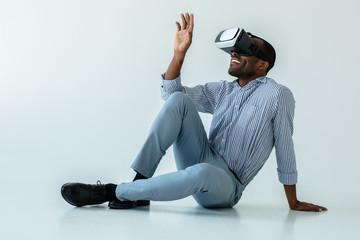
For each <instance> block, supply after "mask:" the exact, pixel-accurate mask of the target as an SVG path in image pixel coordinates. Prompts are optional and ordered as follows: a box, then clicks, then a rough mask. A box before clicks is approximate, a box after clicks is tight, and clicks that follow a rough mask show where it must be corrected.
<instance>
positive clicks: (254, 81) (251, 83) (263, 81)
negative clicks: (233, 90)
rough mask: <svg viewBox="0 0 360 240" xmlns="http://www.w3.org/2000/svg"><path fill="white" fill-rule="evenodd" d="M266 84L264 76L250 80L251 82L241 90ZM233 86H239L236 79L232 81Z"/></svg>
mask: <svg viewBox="0 0 360 240" xmlns="http://www.w3.org/2000/svg"><path fill="white" fill-rule="evenodd" d="M266 82H267V77H266V76H262V77H258V78H256V79H254V80H252V81H251V82H249V83H248V84H246V85H245V86H244V87H243V88H245V89H247V88H249V87H251V86H253V85H254V84H256V83H266ZM233 84H234V86H237V87H240V85H239V84H238V82H237V79H236V80H234V81H233ZM240 88H241V87H240Z"/></svg>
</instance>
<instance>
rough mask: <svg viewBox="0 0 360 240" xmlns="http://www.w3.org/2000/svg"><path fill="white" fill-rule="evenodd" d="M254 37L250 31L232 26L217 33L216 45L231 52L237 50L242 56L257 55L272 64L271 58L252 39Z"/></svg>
mask: <svg viewBox="0 0 360 240" xmlns="http://www.w3.org/2000/svg"><path fill="white" fill-rule="evenodd" d="M252 37H256V36H255V35H252V34H251V33H249V32H245V30H244V29H242V28H231V29H227V30H224V31H222V32H220V33H219V34H218V35H217V37H216V39H215V45H216V46H217V47H218V48H220V49H221V50H224V51H225V52H227V53H229V54H231V53H232V52H236V53H238V54H239V55H242V56H250V55H256V56H257V57H259V58H260V59H262V60H264V61H267V62H269V64H271V60H270V58H269V57H268V56H266V54H265V53H264V52H263V51H261V50H260V48H259V47H258V46H257V45H256V43H255V42H254V40H253V39H251V38H252ZM256 38H259V37H256ZM260 39H261V38H260Z"/></svg>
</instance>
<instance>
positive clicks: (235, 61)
mask: <svg viewBox="0 0 360 240" xmlns="http://www.w3.org/2000/svg"><path fill="white" fill-rule="evenodd" d="M231 62H232V63H240V62H239V61H238V60H231Z"/></svg>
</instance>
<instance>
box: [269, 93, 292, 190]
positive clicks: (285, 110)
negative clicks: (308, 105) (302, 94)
mask: <svg viewBox="0 0 360 240" xmlns="http://www.w3.org/2000/svg"><path fill="white" fill-rule="evenodd" d="M294 110H295V99H294V97H293V95H292V93H291V91H290V90H289V89H288V88H286V87H284V86H283V87H282V88H281V89H280V92H279V95H278V102H277V106H276V110H275V118H274V138H275V150H276V159H277V166H278V169H277V171H278V177H279V181H280V182H281V183H283V184H285V185H294V184H296V183H297V178H298V174H297V170H296V159H295V151H294V143H293V139H292V135H293V132H294V124H293V120H294Z"/></svg>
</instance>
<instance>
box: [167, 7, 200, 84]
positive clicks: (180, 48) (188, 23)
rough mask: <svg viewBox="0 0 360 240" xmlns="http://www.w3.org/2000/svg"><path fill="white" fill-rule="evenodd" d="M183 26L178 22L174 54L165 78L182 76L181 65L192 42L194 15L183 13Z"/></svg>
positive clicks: (171, 78) (170, 78)
mask: <svg viewBox="0 0 360 240" xmlns="http://www.w3.org/2000/svg"><path fill="white" fill-rule="evenodd" d="M181 20H182V26H181V25H180V23H179V22H176V26H177V32H176V35H175V40H174V56H173V58H172V60H171V62H170V65H169V67H168V69H167V70H166V73H165V77H164V79H165V80H173V79H175V78H177V77H178V76H180V72H181V67H182V64H183V62H184V59H185V55H186V52H187V50H188V49H189V47H190V45H191V42H192V32H193V28H194V15H193V14H189V13H186V14H185V15H184V14H181Z"/></svg>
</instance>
